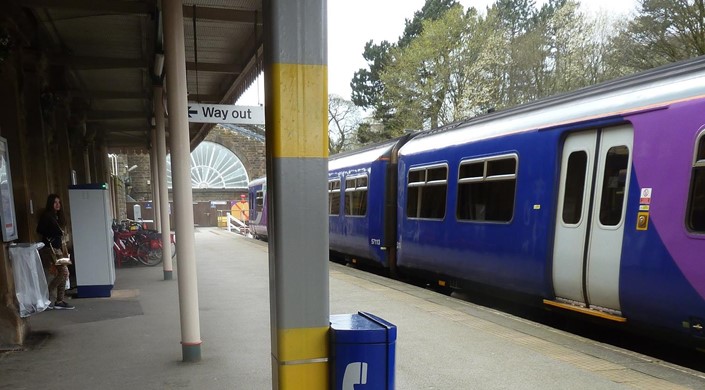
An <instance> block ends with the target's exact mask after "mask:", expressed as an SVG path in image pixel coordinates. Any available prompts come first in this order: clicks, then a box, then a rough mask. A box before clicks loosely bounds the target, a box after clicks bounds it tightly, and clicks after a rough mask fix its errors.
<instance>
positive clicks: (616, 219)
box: [600, 146, 629, 226]
mask: <svg viewBox="0 0 705 390" xmlns="http://www.w3.org/2000/svg"><path fill="white" fill-rule="evenodd" d="M628 164H629V148H627V147H626V146H613V147H611V148H610V149H609V150H608V151H607V157H606V159H605V172H604V179H603V181H602V201H601V202H600V223H601V224H602V225H604V226H617V225H619V223H620V222H621V221H622V209H623V208H624V187H625V186H626V183H627V168H628Z"/></svg>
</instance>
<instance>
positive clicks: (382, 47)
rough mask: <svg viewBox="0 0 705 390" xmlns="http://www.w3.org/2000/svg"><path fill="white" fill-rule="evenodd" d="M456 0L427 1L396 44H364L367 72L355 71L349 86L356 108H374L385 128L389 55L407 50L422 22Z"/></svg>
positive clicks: (438, 15)
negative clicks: (383, 78)
mask: <svg viewBox="0 0 705 390" xmlns="http://www.w3.org/2000/svg"><path fill="white" fill-rule="evenodd" d="M456 4H457V1H456V0H426V3H425V4H424V6H423V7H422V9H421V10H420V11H416V12H415V13H414V17H413V19H412V20H408V19H407V20H406V22H405V24H406V25H405V29H404V33H403V35H402V36H401V37H400V38H399V40H398V42H397V43H396V44H391V43H389V42H387V41H382V43H380V44H379V45H377V44H374V43H373V42H372V41H369V42H367V43H366V44H365V50H364V52H363V57H364V58H365V60H366V61H367V63H368V69H360V70H358V71H357V72H355V74H354V76H353V79H352V81H351V82H350V87H351V88H352V97H351V98H352V101H353V103H355V104H356V105H357V106H360V107H362V108H365V109H373V110H374V116H375V118H376V119H377V120H378V121H380V122H381V123H382V124H383V125H386V123H387V122H388V121H389V120H391V119H392V118H393V115H392V114H391V113H390V109H391V108H390V106H389V105H388V104H387V102H385V101H384V99H383V96H384V87H385V85H384V84H383V83H382V82H381V81H380V75H381V73H382V72H383V71H384V69H385V67H386V66H387V63H388V60H389V59H388V56H389V52H390V51H391V50H392V48H394V47H405V46H407V45H408V44H409V43H410V42H411V41H412V40H413V39H414V38H415V37H417V36H418V35H419V34H420V33H421V30H422V21H424V20H435V19H438V18H439V17H440V16H441V15H443V14H444V12H445V11H446V10H448V9H449V8H451V7H452V6H453V5H456Z"/></svg>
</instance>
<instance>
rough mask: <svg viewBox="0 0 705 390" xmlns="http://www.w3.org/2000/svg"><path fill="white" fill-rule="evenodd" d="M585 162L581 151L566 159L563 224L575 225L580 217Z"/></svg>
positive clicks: (586, 159)
mask: <svg viewBox="0 0 705 390" xmlns="http://www.w3.org/2000/svg"><path fill="white" fill-rule="evenodd" d="M587 161H588V157H587V153H585V152H584V151H582V150H581V151H578V152H573V153H571V154H570V156H569V157H568V169H567V172H566V177H565V189H564V195H563V223H565V224H569V225H574V224H577V223H578V222H580V218H581V217H582V212H583V197H584V194H585V175H586V173H587Z"/></svg>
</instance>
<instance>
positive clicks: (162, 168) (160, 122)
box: [154, 85, 174, 280]
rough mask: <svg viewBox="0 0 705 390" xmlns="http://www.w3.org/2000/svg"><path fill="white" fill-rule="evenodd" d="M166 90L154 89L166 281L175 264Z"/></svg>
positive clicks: (169, 278) (158, 178) (160, 213)
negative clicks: (171, 239)
mask: <svg viewBox="0 0 705 390" xmlns="http://www.w3.org/2000/svg"><path fill="white" fill-rule="evenodd" d="M163 94H164V89H163V88H162V86H161V85H157V86H155V87H154V117H155V122H156V128H155V132H156V145H157V175H156V176H157V180H158V183H154V185H158V186H159V215H160V219H161V228H162V230H161V232H162V247H163V250H162V256H164V261H163V262H162V264H163V267H164V280H171V279H172V278H173V276H172V273H173V269H174V268H173V264H172V262H171V244H170V241H169V234H170V232H171V224H170V223H169V189H168V188H167V186H166V130H165V129H164V104H163V100H162V99H163Z"/></svg>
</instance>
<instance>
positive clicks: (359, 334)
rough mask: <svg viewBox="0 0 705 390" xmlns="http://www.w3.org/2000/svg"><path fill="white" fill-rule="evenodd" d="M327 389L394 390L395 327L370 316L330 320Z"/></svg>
mask: <svg viewBox="0 0 705 390" xmlns="http://www.w3.org/2000/svg"><path fill="white" fill-rule="evenodd" d="M330 324H331V326H330V329H331V332H330V352H331V356H330V358H331V364H330V385H331V386H330V388H331V389H334V390H364V389H370V390H372V389H374V390H378V389H387V390H391V389H394V357H395V352H394V343H395V342H396V339H397V327H396V326H395V325H393V324H390V323H389V322H387V321H385V320H383V319H381V318H379V317H377V316H375V315H372V314H370V313H365V312H362V311H361V312H358V313H357V314H337V315H332V316H330Z"/></svg>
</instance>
